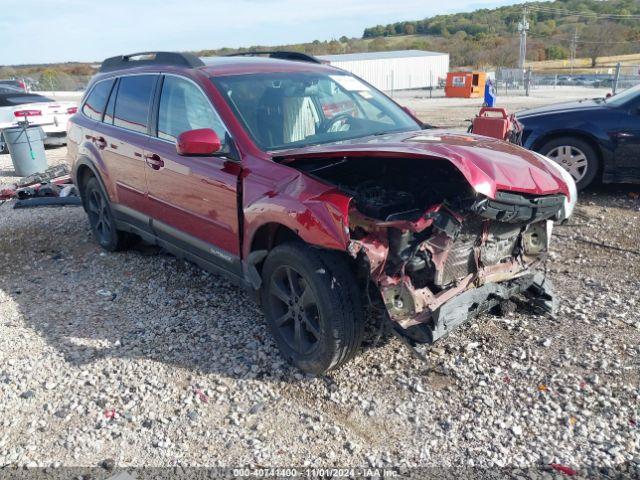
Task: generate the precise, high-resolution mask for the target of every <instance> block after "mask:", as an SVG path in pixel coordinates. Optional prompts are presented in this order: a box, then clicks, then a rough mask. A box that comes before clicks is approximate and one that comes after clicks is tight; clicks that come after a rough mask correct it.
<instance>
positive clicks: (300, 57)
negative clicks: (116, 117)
mask: <svg viewBox="0 0 640 480" xmlns="http://www.w3.org/2000/svg"><path fill="white" fill-rule="evenodd" d="M261 55H266V56H268V57H269V58H277V59H279V60H292V61H295V62H310V63H322V62H321V61H320V60H319V59H317V58H316V57H314V56H313V55H308V54H306V53H302V52H288V51H284V50H269V51H262V50H251V51H248V52H239V53H231V54H229V55H227V56H228V57H259V56H261Z"/></svg>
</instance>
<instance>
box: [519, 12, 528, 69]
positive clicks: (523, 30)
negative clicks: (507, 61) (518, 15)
mask: <svg viewBox="0 0 640 480" xmlns="http://www.w3.org/2000/svg"><path fill="white" fill-rule="evenodd" d="M527 30H529V21H528V20H527V7H524V8H523V9H522V20H521V21H520V23H518V31H519V32H520V59H519V61H518V68H520V69H523V70H524V63H525V61H526V58H527Z"/></svg>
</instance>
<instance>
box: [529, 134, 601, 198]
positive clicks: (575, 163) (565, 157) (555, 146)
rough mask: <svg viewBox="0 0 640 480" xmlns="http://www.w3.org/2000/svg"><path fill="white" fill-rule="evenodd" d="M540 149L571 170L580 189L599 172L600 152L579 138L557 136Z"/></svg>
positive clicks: (542, 152)
mask: <svg viewBox="0 0 640 480" xmlns="http://www.w3.org/2000/svg"><path fill="white" fill-rule="evenodd" d="M539 151H540V153H541V154H542V155H544V156H545V157H548V158H550V159H551V160H553V161H554V162H556V163H557V164H558V165H560V166H561V167H562V168H564V169H565V170H566V171H567V172H569V174H570V175H571V176H572V177H573V179H574V180H575V182H576V186H577V187H578V190H582V189H583V188H585V187H587V186H588V185H590V184H591V182H593V180H594V179H595V178H596V175H597V174H598V168H599V164H600V162H599V158H598V154H597V153H596V151H595V150H594V149H593V147H592V146H591V145H589V144H588V143H587V142H585V141H584V140H581V139H579V138H573V137H561V138H556V139H554V140H551V141H550V142H547V143H546V144H544V145H543V146H542V148H540V150H539Z"/></svg>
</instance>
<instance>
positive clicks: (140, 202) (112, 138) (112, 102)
mask: <svg viewBox="0 0 640 480" xmlns="http://www.w3.org/2000/svg"><path fill="white" fill-rule="evenodd" d="M157 79H158V75H149V74H146V75H131V76H124V77H121V78H120V79H119V80H118V83H117V84H116V85H115V87H114V89H113V91H112V92H111V96H110V97H109V102H108V104H107V108H106V110H105V114H104V120H103V122H102V124H101V133H102V135H101V136H100V138H99V139H98V141H99V142H100V144H101V147H100V148H102V152H103V153H102V157H103V159H104V162H105V164H106V167H107V171H108V172H109V174H110V175H111V176H112V178H111V182H112V185H113V186H114V188H115V191H116V195H117V200H116V202H117V204H116V205H114V208H115V209H116V211H117V212H119V213H121V214H122V212H123V209H122V207H125V210H124V214H125V215H126V213H127V212H128V213H129V214H130V215H129V216H128V217H131V216H132V215H131V214H133V218H127V220H128V221H130V222H134V223H140V225H138V226H139V227H146V225H148V222H145V220H144V218H141V217H140V216H139V215H136V214H135V213H134V212H132V211H131V210H133V211H135V212H139V213H142V214H144V215H145V216H148V215H149V214H150V207H149V202H148V199H147V182H146V166H145V161H144V149H145V148H146V146H147V143H148V142H149V135H148V123H149V121H148V119H149V113H150V108H151V100H152V96H153V91H154V88H155V82H156V81H157ZM126 209H130V210H126ZM134 219H136V220H137V221H134Z"/></svg>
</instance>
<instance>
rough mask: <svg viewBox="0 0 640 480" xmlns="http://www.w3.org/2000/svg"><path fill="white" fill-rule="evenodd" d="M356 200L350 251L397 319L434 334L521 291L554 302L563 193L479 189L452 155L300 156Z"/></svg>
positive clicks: (419, 336)
mask: <svg viewBox="0 0 640 480" xmlns="http://www.w3.org/2000/svg"><path fill="white" fill-rule="evenodd" d="M295 166H296V168H298V169H299V170H302V171H304V172H305V173H307V174H308V175H310V176H313V177H316V178H319V179H321V180H323V181H324V182H328V183H330V184H332V185H335V186H336V187H337V188H338V189H339V190H340V191H342V192H344V193H346V194H348V195H349V196H351V197H352V198H353V200H352V204H351V209H350V214H349V233H350V238H351V243H350V245H349V253H350V254H351V256H352V257H354V258H355V259H356V261H358V262H360V263H361V264H363V265H365V268H364V269H365V270H366V271H367V272H368V275H369V278H370V280H371V281H372V282H373V283H375V284H376V285H377V287H378V288H379V291H380V294H381V297H382V300H383V301H384V304H385V306H386V310H387V312H388V314H389V316H390V318H391V320H392V321H394V322H396V323H397V324H399V325H400V326H401V327H402V328H403V329H404V330H405V332H406V333H407V334H408V335H409V336H411V337H412V338H414V339H415V340H418V341H425V342H432V341H434V340H436V339H437V338H439V337H441V336H444V335H447V334H448V333H449V331H450V330H451V329H452V328H453V327H455V326H456V325H458V324H459V323H462V322H463V321H464V320H466V319H467V318H468V317H469V316H470V315H472V314H476V313H480V312H482V311H485V310H487V309H488V308H491V307H492V306H495V305H496V304H497V303H499V302H500V301H502V300H506V299H508V298H509V297H510V296H512V295H514V294H515V293H523V292H528V293H534V295H533V296H534V297H536V299H537V300H540V301H541V306H543V307H546V308H548V309H551V307H552V294H551V286H550V284H549V282H548V280H546V279H544V278H543V277H541V276H540V275H536V273H535V271H534V269H535V267H536V266H537V265H539V264H541V263H542V262H543V261H544V260H545V258H546V252H547V247H548V243H549V237H550V235H551V228H552V225H553V222H552V220H553V219H554V218H556V216H557V215H558V212H559V211H560V209H561V208H562V205H563V202H564V199H565V197H564V196H563V195H545V196H537V197H536V196H529V195H525V194H520V193H513V192H498V194H497V195H496V198H495V199H491V198H488V197H486V196H484V195H481V194H478V193H477V192H475V191H474V190H473V189H472V188H471V186H470V185H469V183H468V182H467V181H466V179H465V178H464V177H463V176H462V174H461V173H460V172H459V171H458V170H457V169H456V168H455V167H453V166H452V165H451V164H450V163H449V162H447V161H440V160H432V161H429V162H428V163H426V162H419V163H418V162H417V161H416V160H415V159H411V158H377V157H374V158H372V157H368V158H367V157H349V158H337V159H310V160H303V161H300V162H296V163H295Z"/></svg>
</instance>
